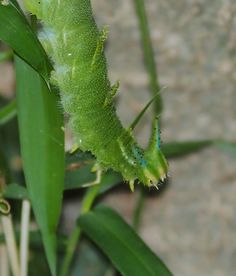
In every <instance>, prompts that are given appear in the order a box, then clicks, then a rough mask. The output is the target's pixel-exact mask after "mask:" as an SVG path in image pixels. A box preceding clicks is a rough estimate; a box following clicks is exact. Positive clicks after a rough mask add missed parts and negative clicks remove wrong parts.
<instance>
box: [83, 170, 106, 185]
mask: <svg viewBox="0 0 236 276" xmlns="http://www.w3.org/2000/svg"><path fill="white" fill-rule="evenodd" d="M95 167H96V168H95V169H96V179H95V180H94V181H92V182H88V183H85V184H83V185H82V187H83V188H86V187H91V186H94V185H99V184H100V183H101V179H102V169H101V168H100V167H99V166H97V165H95Z"/></svg>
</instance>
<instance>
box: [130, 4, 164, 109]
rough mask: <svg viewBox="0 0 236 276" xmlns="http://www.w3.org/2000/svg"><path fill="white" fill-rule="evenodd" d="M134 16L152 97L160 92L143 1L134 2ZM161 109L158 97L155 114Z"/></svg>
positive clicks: (160, 100) (161, 104) (159, 97)
mask: <svg viewBox="0 0 236 276" xmlns="http://www.w3.org/2000/svg"><path fill="white" fill-rule="evenodd" d="M134 3H135V8H136V14H137V18H138V21H139V29H140V33H141V41H142V46H143V54H144V60H145V64H146V67H147V70H148V74H149V85H150V89H151V92H152V95H153V96H155V95H156V93H157V92H158V91H159V90H160V85H159V83H158V78H157V70H156V63H155V57H154V52H153V48H152V41H151V36H150V31H149V27H148V18H147V14H146V11H145V6H144V0H134ZM162 109H163V103H162V98H161V96H160V95H158V97H157V100H156V105H155V114H160V113H161V111H162Z"/></svg>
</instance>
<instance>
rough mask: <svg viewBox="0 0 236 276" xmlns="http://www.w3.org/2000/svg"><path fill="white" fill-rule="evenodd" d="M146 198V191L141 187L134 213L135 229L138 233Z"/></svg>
mask: <svg viewBox="0 0 236 276" xmlns="http://www.w3.org/2000/svg"><path fill="white" fill-rule="evenodd" d="M145 197H146V193H145V190H144V188H143V187H141V188H140V190H139V191H138V198H137V201H136V205H135V209H134V213H133V227H134V229H135V230H136V231H137V232H138V230H139V226H140V222H141V216H142V211H143V209H144V203H145Z"/></svg>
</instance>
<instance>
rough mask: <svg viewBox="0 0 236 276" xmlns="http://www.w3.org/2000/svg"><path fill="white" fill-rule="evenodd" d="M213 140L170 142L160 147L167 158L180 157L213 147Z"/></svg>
mask: <svg viewBox="0 0 236 276" xmlns="http://www.w3.org/2000/svg"><path fill="white" fill-rule="evenodd" d="M214 142H215V140H203V141H184V142H170V143H166V144H164V145H163V146H162V151H163V153H164V154H165V156H166V157H167V158H177V157H182V156H185V155H188V154H191V153H193V152H196V151H199V150H201V149H204V148H206V147H208V146H211V145H213V144H214Z"/></svg>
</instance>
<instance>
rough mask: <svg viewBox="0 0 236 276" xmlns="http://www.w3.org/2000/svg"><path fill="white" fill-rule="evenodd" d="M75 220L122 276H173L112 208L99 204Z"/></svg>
mask: <svg viewBox="0 0 236 276" xmlns="http://www.w3.org/2000/svg"><path fill="white" fill-rule="evenodd" d="M78 223H79V225H80V227H81V228H82V230H83V231H84V232H85V233H86V235H88V236H89V237H90V239H91V240H93V241H94V242H95V243H96V244H97V245H98V246H99V247H100V248H101V249H102V250H103V251H104V252H105V254H106V255H107V256H108V257H109V258H110V260H111V261H112V262H113V264H114V265H115V267H116V268H117V269H118V270H119V271H120V272H121V274H122V275H127V276H130V275H136V276H143V275H145V276H149V275H150V276H157V275H160V276H170V275H172V273H171V272H170V271H169V270H168V269H167V267H166V266H165V265H164V263H163V262H162V261H161V260H160V259H159V258H158V257H157V256H156V255H155V254H154V253H153V252H152V251H151V250H150V249H149V248H148V247H147V245H146V244H145V243H144V242H143V241H142V240H141V239H140V237H139V236H138V235H137V234H136V233H135V231H134V230H133V229H132V228H131V227H130V226H129V225H128V224H127V223H126V222H125V221H124V220H123V219H122V218H121V217H120V216H119V215H118V214H117V213H116V212H115V211H113V210H111V209H109V208H107V207H104V206H98V207H96V208H95V209H94V210H93V211H90V212H88V213H87V214H85V215H82V216H81V217H80V218H79V220H78Z"/></svg>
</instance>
